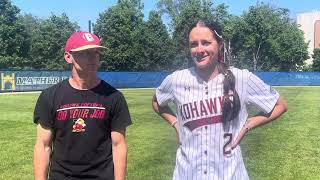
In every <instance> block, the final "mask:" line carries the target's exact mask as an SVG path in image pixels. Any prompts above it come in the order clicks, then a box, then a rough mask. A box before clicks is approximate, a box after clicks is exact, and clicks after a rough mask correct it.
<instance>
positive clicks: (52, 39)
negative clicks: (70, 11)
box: [30, 13, 79, 70]
mask: <svg viewBox="0 0 320 180" xmlns="http://www.w3.org/2000/svg"><path fill="white" fill-rule="evenodd" d="M31 22H32V21H31ZM34 22H35V24H36V25H37V26H38V28H34V29H32V28H31V31H32V32H31V34H32V44H31V49H30V63H31V64H32V68H34V69H46V70H65V69H67V68H68V65H67V63H65V62H64V58H63V54H64V46H65V43H66V41H67V39H68V38H69V36H70V34H71V33H72V32H75V31H77V30H79V26H78V25H77V24H76V23H72V22H70V20H69V18H68V17H67V15H66V14H64V13H63V14H62V15H61V16H56V15H51V16H50V17H49V18H48V19H45V20H43V21H40V22H39V21H37V20H35V21H34Z"/></svg>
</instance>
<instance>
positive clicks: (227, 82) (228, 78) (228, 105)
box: [189, 21, 241, 125]
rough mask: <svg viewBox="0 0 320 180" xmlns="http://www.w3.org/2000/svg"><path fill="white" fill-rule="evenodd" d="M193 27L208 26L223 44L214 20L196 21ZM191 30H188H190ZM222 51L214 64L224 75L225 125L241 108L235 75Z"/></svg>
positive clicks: (220, 29)
mask: <svg viewBox="0 0 320 180" xmlns="http://www.w3.org/2000/svg"><path fill="white" fill-rule="evenodd" d="M194 27H206V28H209V29H210V30H211V31H212V34H213V35H214V37H215V39H216V40H217V42H218V43H219V44H222V45H223V34H222V28H221V27H220V26H219V24H218V23H216V22H214V21H198V22H197V23H196V24H195V25H194V26H192V29H193V28H194ZM192 29H191V30H192ZM191 30H190V31H189V32H191ZM223 53H224V52H223V51H220V52H219V55H218V56H219V58H218V63H217V64H216V67H217V68H218V71H219V73H221V74H223V75H224V80H223V95H224V101H223V107H222V123H223V125H226V124H227V123H228V122H230V121H232V120H233V119H235V118H236V117H237V116H238V114H239V111H240V108H241V104H240V98H239V95H238V93H237V91H236V89H235V85H236V80H235V76H234V74H233V73H232V71H231V70H230V67H229V65H228V64H227V63H225V61H224V60H223V59H222V58H221V57H223V55H224V54H223Z"/></svg>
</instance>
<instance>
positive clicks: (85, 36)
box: [83, 33, 94, 41]
mask: <svg viewBox="0 0 320 180" xmlns="http://www.w3.org/2000/svg"><path fill="white" fill-rule="evenodd" d="M83 37H84V38H85V39H86V40H87V41H94V38H93V36H92V35H91V34H90V33H84V34H83Z"/></svg>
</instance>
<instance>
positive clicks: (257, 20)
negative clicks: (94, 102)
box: [231, 3, 308, 71]
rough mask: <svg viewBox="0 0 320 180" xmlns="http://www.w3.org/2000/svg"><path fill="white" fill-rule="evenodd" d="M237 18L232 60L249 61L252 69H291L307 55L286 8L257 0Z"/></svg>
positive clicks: (301, 62) (295, 68) (301, 35)
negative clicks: (273, 6)
mask: <svg viewBox="0 0 320 180" xmlns="http://www.w3.org/2000/svg"><path fill="white" fill-rule="evenodd" d="M241 19H242V20H240V21H239V22H238V23H237V25H236V26H234V27H236V32H237V33H234V34H233V37H232V40H231V43H232V47H233V55H234V56H235V57H236V59H237V60H238V62H236V64H237V63H238V64H242V65H248V64H249V65H250V66H251V68H250V69H253V70H254V71H256V70H264V71H268V70H272V71H295V70H297V68H298V67H299V66H301V65H303V61H304V60H305V59H307V58H308V55H307V44H306V43H305V42H304V41H303V33H302V31H301V30H299V29H298V27H297V25H296V24H295V23H294V22H293V21H292V20H291V19H290V18H289V11H288V10H287V9H281V8H271V7H270V6H269V5H265V4H263V3H261V4H258V5H256V6H251V7H250V8H249V10H248V12H245V13H244V14H243V15H242V16H241Z"/></svg>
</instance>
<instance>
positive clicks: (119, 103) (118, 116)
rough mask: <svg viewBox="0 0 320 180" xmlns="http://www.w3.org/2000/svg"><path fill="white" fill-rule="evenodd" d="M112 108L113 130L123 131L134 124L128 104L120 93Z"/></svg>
mask: <svg viewBox="0 0 320 180" xmlns="http://www.w3.org/2000/svg"><path fill="white" fill-rule="evenodd" d="M113 102H114V103H113V107H112V108H111V111H112V112H111V129H112V130H122V129H125V128H126V127H127V126H129V125H131V124H132V121H131V118H130V113H129V109H128V105H127V102H126V100H125V98H124V96H123V95H122V93H121V92H118V93H117V95H116V96H115V99H114V101H113Z"/></svg>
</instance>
